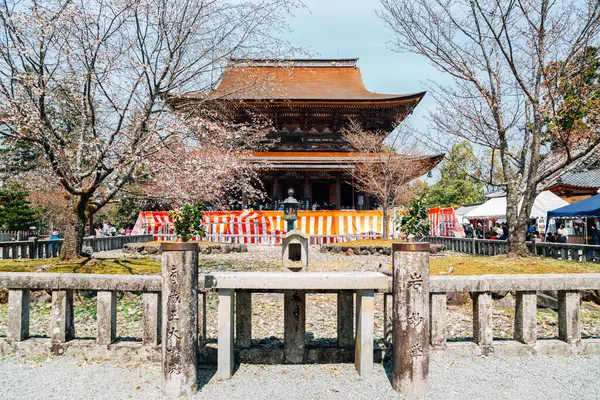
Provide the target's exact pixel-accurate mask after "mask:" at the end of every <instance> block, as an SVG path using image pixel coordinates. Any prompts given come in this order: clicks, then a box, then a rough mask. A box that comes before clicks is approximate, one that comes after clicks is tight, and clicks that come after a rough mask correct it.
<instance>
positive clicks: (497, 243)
mask: <svg viewBox="0 0 600 400" xmlns="http://www.w3.org/2000/svg"><path fill="white" fill-rule="evenodd" d="M428 240H429V242H430V243H434V244H442V245H444V246H445V247H446V249H448V250H450V251H455V252H458V253H467V254H474V255H481V256H495V255H499V254H505V253H507V252H508V242H507V241H506V240H487V239H466V238H454V237H444V236H431V237H429V238H428ZM526 244H527V248H528V249H529V251H531V252H532V253H534V254H536V255H538V256H542V257H552V258H559V259H562V260H574V261H588V262H592V261H593V262H600V246H592V245H586V244H574V243H550V242H540V241H531V242H527V243H526Z"/></svg>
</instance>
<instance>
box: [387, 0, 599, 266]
mask: <svg viewBox="0 0 600 400" xmlns="http://www.w3.org/2000/svg"><path fill="white" fill-rule="evenodd" d="M381 3H382V5H383V9H382V10H381V12H380V16H381V17H382V18H383V20H384V22H385V24H386V25H387V26H388V27H389V28H390V29H391V30H392V31H393V33H394V39H393V45H394V46H395V48H396V50H398V51H406V52H412V53H416V54H419V55H422V56H424V57H426V58H427V59H428V60H429V61H430V63H431V64H432V65H433V66H434V67H435V68H437V69H438V70H439V71H441V72H442V73H444V74H446V75H447V76H448V77H450V78H451V79H452V84H451V85H442V84H436V83H435V82H431V83H430V88H429V89H430V90H429V93H430V94H432V95H433V96H434V97H435V98H436V100H437V104H438V105H437V109H436V110H435V111H433V112H432V113H431V116H430V117H431V122H432V127H433V133H430V134H426V136H425V141H426V142H427V143H428V144H429V145H434V146H435V145H437V146H440V147H442V148H449V147H450V146H451V145H452V144H454V142H455V141H454V140H452V137H453V138H456V139H458V140H468V141H470V142H471V143H473V144H474V145H475V148H476V150H477V149H479V150H477V151H479V154H478V156H479V157H480V159H481V160H484V158H485V157H487V159H488V160H489V162H483V163H482V164H483V165H489V166H490V168H489V170H488V171H487V173H486V174H485V175H482V174H478V175H479V176H488V180H487V182H485V183H486V184H488V185H491V186H499V187H503V188H505V189H506V192H507V204H508V205H507V211H506V216H507V222H508V229H509V242H510V251H509V254H510V255H513V256H524V255H527V254H528V252H527V247H526V244H525V235H526V231H527V226H528V222H529V215H530V212H531V208H532V206H533V202H534V200H535V197H536V195H537V192H538V190H539V189H540V188H542V187H544V185H545V184H547V183H548V182H550V181H551V180H553V179H555V178H556V177H557V176H558V175H560V174H563V173H565V172H567V171H569V170H571V169H573V168H577V167H578V166H580V165H581V164H582V163H586V162H590V161H592V160H593V159H595V158H597V157H598V154H600V135H598V131H599V128H600V126H599V125H598V123H599V122H600V120H598V107H597V105H593V103H597V101H598V99H597V96H596V94H595V93H596V91H595V90H591V89H590V86H589V81H587V80H585V79H577V78H576V77H577V75H578V74H577V72H576V70H577V68H574V65H575V64H576V63H575V60H577V59H581V58H582V53H584V52H585V51H586V49H587V48H589V47H597V45H598V32H599V29H600V3H599V2H598V1H586V0H584V1H551V0H452V1H450V0H382V1H381ZM565 82H569V84H568V85H569V86H570V95H571V97H570V102H571V103H572V104H573V103H575V104H587V105H591V106H590V107H589V108H586V110H587V111H586V113H585V114H586V115H585V116H584V117H582V118H581V120H580V122H581V123H580V124H561V123H557V121H559V120H561V119H562V117H563V116H564V114H565V107H569V104H567V103H566V101H565V100H566V98H565V97H564V96H563V95H562V94H563V92H564V87H565ZM573 127H575V129H573ZM496 161H499V165H498V163H497V162H496ZM498 171H500V173H498ZM519 204H521V206H520V207H519Z"/></svg>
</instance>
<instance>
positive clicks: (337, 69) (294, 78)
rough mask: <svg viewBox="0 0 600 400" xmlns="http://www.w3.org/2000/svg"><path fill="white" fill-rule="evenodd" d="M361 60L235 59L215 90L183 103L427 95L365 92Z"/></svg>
mask: <svg viewBox="0 0 600 400" xmlns="http://www.w3.org/2000/svg"><path fill="white" fill-rule="evenodd" d="M357 61H358V59H357V58H352V59H326V60H323V59H316V60H312V59H233V60H231V61H230V62H229V65H228V66H227V68H226V69H225V71H224V72H223V75H222V77H221V81H220V82H219V85H218V86H217V88H216V89H215V90H213V91H212V92H209V93H205V92H195V93H189V94H186V95H183V96H179V98H180V99H198V100H234V101H235V100H237V101H250V102H257V101H258V102H260V101H301V102H304V101H325V102H334V103H337V102H358V103H362V102H368V103H389V102H391V103H405V102H407V101H408V102H410V101H413V102H415V105H416V103H418V102H419V101H420V100H421V99H422V98H423V96H424V95H425V92H420V93H413V94H382V93H373V92H370V91H368V90H367V89H366V88H365V85H364V83H363V81H362V77H361V74H360V69H359V68H358V67H357V66H356V63H357Z"/></svg>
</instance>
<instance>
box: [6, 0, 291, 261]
mask: <svg viewBox="0 0 600 400" xmlns="http://www.w3.org/2000/svg"><path fill="white" fill-rule="evenodd" d="M295 6H296V3H295V2H294V1H292V0H255V1H230V2H229V1H219V0H125V1H124V0H44V1H40V0H23V1H9V0H3V1H2V2H0V27H1V29H0V140H1V141H2V143H3V146H7V145H8V146H11V145H15V144H16V143H27V144H28V145H31V146H32V148H33V151H35V152H36V153H37V154H39V155H40V158H41V162H42V163H44V167H46V168H47V170H48V171H50V173H51V177H48V179H52V180H54V181H57V182H59V183H60V185H61V187H62V189H63V190H64V191H65V192H66V198H67V200H68V201H69V209H70V210H71V212H72V223H71V224H69V225H68V229H67V230H66V231H65V232H64V234H65V243H64V246H63V250H62V252H61V258H63V259H69V258H75V257H78V256H79V255H80V254H81V248H82V242H83V235H84V227H85V224H86V221H87V220H88V219H89V218H90V217H91V216H93V215H94V213H96V212H97V211H98V210H99V209H100V208H102V207H103V206H104V205H105V204H107V202H109V201H111V199H114V198H115V196H116V195H117V194H118V193H119V191H120V190H121V189H122V188H123V187H124V186H125V185H128V184H131V183H132V182H135V181H136V179H137V178H138V176H145V169H146V165H145V163H146V162H147V161H148V160H149V159H151V158H153V157H155V156H156V155H157V154H159V153H160V152H161V149H162V148H163V147H164V146H165V144H166V143H169V142H171V141H172V140H173V139H174V136H175V135H180V134H181V130H179V129H170V127H171V126H172V121H171V120H172V117H171V116H170V115H169V109H168V107H166V104H165V103H166V99H167V98H168V97H169V96H170V95H171V94H172V93H175V92H178V93H184V92H186V91H191V90H196V91H208V90H210V89H211V88H212V87H213V86H214V83H215V82H214V80H215V78H216V77H218V76H219V72H220V70H221V69H222V68H223V67H224V66H225V64H226V61H227V59H229V58H230V57H258V56H261V57H273V56H276V55H277V54H278V52H279V51H282V49H283V48H284V47H285V44H284V43H283V42H282V41H281V40H280V39H279V37H280V35H278V34H277V32H278V30H280V29H281V28H283V27H284V26H283V25H282V21H283V20H284V19H283V18H282V15H283V14H285V13H287V12H289V11H290V10H291V9H292V8H293V7H295ZM186 139H187V138H183V137H178V140H179V141H185V140H186Z"/></svg>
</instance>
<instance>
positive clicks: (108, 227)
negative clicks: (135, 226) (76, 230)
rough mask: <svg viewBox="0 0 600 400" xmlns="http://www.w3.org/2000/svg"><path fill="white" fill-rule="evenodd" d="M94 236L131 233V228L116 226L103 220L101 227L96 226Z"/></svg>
mask: <svg viewBox="0 0 600 400" xmlns="http://www.w3.org/2000/svg"><path fill="white" fill-rule="evenodd" d="M95 232H96V235H95V236H96V237H107V236H125V235H131V232H132V231H131V229H124V228H121V229H119V230H117V228H116V227H115V226H114V225H113V224H111V223H110V222H105V223H104V224H102V227H100V226H98V227H96V229H95Z"/></svg>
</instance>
